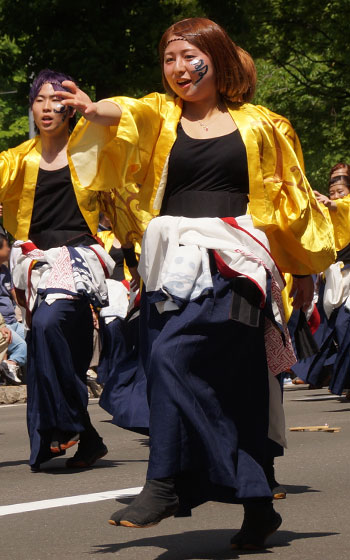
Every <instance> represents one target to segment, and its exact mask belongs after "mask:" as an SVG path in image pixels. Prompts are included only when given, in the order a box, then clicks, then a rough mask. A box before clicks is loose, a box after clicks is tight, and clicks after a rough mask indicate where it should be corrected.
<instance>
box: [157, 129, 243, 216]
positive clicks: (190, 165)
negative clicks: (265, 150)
mask: <svg viewBox="0 0 350 560" xmlns="http://www.w3.org/2000/svg"><path fill="white" fill-rule="evenodd" d="M248 193H249V178H248V164H247V154H246V150H245V145H244V143H243V141H242V138H241V135H240V132H239V130H238V129H237V130H235V131H234V132H231V133H230V134H225V135H224V136H219V137H217V138H208V139H197V138H191V137H190V136H188V135H187V134H186V133H185V131H184V130H183V128H182V126H181V123H180V124H179V126H178V130H177V139H176V141H175V143H174V145H173V148H172V150H171V153H170V158H169V167H168V180H167V185H166V189H165V195H164V199H163V203H162V208H161V215H166V214H167V215H171V216H184V217H187V218H200V217H208V218H214V217H218V218H224V217H227V216H233V217H237V216H240V215H242V214H245V213H246V209H247V203H248Z"/></svg>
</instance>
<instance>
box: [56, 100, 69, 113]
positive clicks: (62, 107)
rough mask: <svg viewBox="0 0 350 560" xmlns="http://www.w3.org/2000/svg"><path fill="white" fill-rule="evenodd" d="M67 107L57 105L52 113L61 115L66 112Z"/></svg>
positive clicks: (60, 104)
mask: <svg viewBox="0 0 350 560" xmlns="http://www.w3.org/2000/svg"><path fill="white" fill-rule="evenodd" d="M67 109H68V107H66V106H65V105H62V103H57V105H56V106H55V107H54V110H53V112H54V113H57V114H61V113H65V112H66V111H67Z"/></svg>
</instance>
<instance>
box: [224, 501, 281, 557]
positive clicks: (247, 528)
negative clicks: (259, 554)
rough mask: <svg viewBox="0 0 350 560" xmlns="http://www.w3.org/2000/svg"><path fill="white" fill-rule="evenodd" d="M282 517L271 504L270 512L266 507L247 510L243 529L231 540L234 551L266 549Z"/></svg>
mask: <svg viewBox="0 0 350 560" xmlns="http://www.w3.org/2000/svg"><path fill="white" fill-rule="evenodd" d="M281 523H282V517H281V516H280V514H279V513H277V512H276V511H275V510H274V509H273V507H272V504H271V507H270V508H269V511H268V510H267V509H266V508H265V507H257V508H251V507H249V508H245V511H244V520H243V524H242V527H241V529H240V530H239V531H238V533H236V535H234V536H233V537H232V539H231V548H232V549H233V550H261V549H263V548H265V542H266V539H267V538H268V537H269V536H271V535H272V534H273V533H275V532H276V531H277V529H278V528H279V526H280V525H281Z"/></svg>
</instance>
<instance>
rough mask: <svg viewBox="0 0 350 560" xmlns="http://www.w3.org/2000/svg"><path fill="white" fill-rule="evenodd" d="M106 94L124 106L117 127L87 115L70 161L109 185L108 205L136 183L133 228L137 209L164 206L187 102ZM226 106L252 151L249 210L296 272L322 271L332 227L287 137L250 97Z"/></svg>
mask: <svg viewBox="0 0 350 560" xmlns="http://www.w3.org/2000/svg"><path fill="white" fill-rule="evenodd" d="M108 101H110V102H112V103H116V104H118V105H119V106H120V107H121V109H122V117H121V120H120V124H119V126H118V127H111V128H104V129H103V128H102V127H100V126H98V125H96V124H93V123H90V122H88V121H86V120H85V119H81V120H80V121H79V123H78V125H77V126H76V128H75V130H74V132H73V134H72V139H71V149H70V164H71V165H72V166H73V167H74V173H75V176H76V180H77V181H78V182H79V185H80V186H81V187H86V188H88V189H93V190H96V191H105V193H106V195H105V203H106V204H107V206H108V200H109V203H110V206H113V200H112V199H111V195H112V198H113V197H114V198H115V199H118V200H119V202H120V200H121V199H122V200H123V201H124V200H127V196H125V194H124V193H125V192H126V193H127V192H128V189H129V188H130V185H133V187H134V188H136V185H138V188H139V194H138V197H137V199H138V201H139V205H138V203H135V204H134V205H129V206H128V207H126V206H125V212H124V214H123V215H124V216H127V217H128V218H127V219H129V229H130V231H132V228H133V220H134V212H135V210H137V211H140V209H142V210H143V211H145V212H148V213H149V214H150V215H151V216H156V215H157V214H158V213H159V211H160V208H161V204H162V199H163V196H164V191H165V187H166V181H167V167H168V159H169V154H170V151H171V148H172V146H173V144H174V142H175V140H176V131H177V126H178V123H179V120H180V118H181V113H182V101H181V99H179V98H175V99H174V98H173V97H171V96H169V95H164V94H159V93H152V94H150V95H147V96H145V97H143V98H142V99H131V98H127V97H115V98H111V99H109V100H108ZM228 110H229V112H230V114H231V116H232V118H233V120H234V121H235V123H236V125H237V127H238V129H239V131H240V134H241V137H242V140H243V142H244V144H245V147H246V152H247V160H248V173H249V208H248V211H249V212H250V214H251V215H252V219H253V222H254V225H255V226H256V227H259V228H262V229H263V230H264V231H265V233H266V235H267V236H268V239H269V242H270V246H271V252H272V254H273V256H274V258H275V260H276V261H277V264H278V265H279V267H280V268H281V270H282V271H284V272H290V273H293V274H310V273H316V272H320V271H322V270H324V269H325V268H326V267H327V266H329V265H330V264H331V263H332V262H334V259H335V248H334V235H333V228H332V226H331V224H330V221H329V220H328V219H327V218H326V216H325V213H323V210H322V207H321V206H320V205H319V204H318V203H317V201H316V199H315V197H314V194H313V192H312V189H311V188H310V185H309V183H308V182H307V179H306V178H305V175H304V173H303V169H302V164H300V161H299V160H298V157H297V156H296V154H295V151H294V149H293V148H292V146H291V144H290V141H289V139H288V138H287V137H286V135H285V134H284V133H283V132H281V131H280V130H279V128H278V127H277V126H276V125H275V124H274V122H273V117H272V116H271V115H274V114H273V113H270V112H269V111H268V110H266V109H263V108H259V107H255V106H254V105H251V104H248V103H246V104H243V105H228ZM135 200H136V199H135Z"/></svg>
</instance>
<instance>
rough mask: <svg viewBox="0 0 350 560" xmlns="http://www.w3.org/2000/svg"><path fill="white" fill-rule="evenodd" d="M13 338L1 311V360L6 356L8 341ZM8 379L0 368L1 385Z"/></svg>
mask: <svg viewBox="0 0 350 560" xmlns="http://www.w3.org/2000/svg"><path fill="white" fill-rule="evenodd" d="M10 340H11V331H10V329H8V328H7V327H6V325H5V319H4V318H3V316H2V315H1V313H0V361H2V359H3V358H4V357H5V356H6V351H7V347H8V343H9V341H10ZM6 384H7V379H6V377H5V376H4V374H3V372H2V371H1V370H0V385H6Z"/></svg>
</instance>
